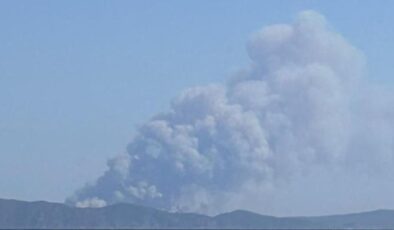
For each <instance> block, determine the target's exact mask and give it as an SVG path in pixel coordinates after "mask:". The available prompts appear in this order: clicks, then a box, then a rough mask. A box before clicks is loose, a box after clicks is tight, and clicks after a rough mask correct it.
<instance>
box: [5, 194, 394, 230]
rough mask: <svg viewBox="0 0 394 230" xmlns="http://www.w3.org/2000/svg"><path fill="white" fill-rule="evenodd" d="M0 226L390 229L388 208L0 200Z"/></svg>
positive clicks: (393, 214) (393, 216)
mask: <svg viewBox="0 0 394 230" xmlns="http://www.w3.org/2000/svg"><path fill="white" fill-rule="evenodd" d="M0 228H2V229H10V228H14V229H15V228H29V229H49V228H50V229H66V228H68V229H70V228H74V229H75V228H79V229H83V228H84V229H86V228H96V229H97V228H101V229H103V228H112V229H114V228H118V229H119V228H123V229H124V228H139V229H141V228H155V229H157V228H167V229H168V228H189V229H190V228H218V229H219V228H220V229H239V228H242V229H344V228H346V229H349V228H350V229H366V228H368V229H394V211H393V210H376V211H370V212H362V213H354V214H344V215H332V216H318V217H275V216H267V215H260V214H257V213H253V212H249V211H243V210H236V211H233V212H228V213H223V214H220V215H217V216H213V217H211V216H206V215H200V214H194V213H171V212H166V211H162V210H157V209H154V208H149V207H144V206H138V205H133V204H124V203H121V204H115V205H110V206H107V207H103V208H75V207H70V206H67V205H64V204H60V203H50V202H45V201H37V202H25V201H18V200H5V199H0Z"/></svg>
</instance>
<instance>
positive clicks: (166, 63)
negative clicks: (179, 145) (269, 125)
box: [0, 1, 394, 201]
mask: <svg viewBox="0 0 394 230" xmlns="http://www.w3.org/2000/svg"><path fill="white" fill-rule="evenodd" d="M393 7H394V2H393V1H379V2H377V1H1V2H0V28H1V29H0V105H1V106H0V157H1V158H0V159H1V160H0V175H1V177H0V188H1V189H0V197H5V198H17V199H25V200H40V199H45V200H51V201H63V200H64V198H65V197H66V196H68V195H70V194H71V193H72V192H73V191H74V190H75V189H77V188H79V187H80V186H81V185H83V184H84V183H85V182H88V181H93V180H94V179H95V178H96V177H97V175H99V174H101V173H102V172H103V171H104V170H105V164H106V160H107V159H108V158H109V157H111V156H113V155H115V154H118V153H123V152H124V151H125V146H126V145H127V143H128V142H129V140H130V138H131V136H132V134H133V131H134V129H135V127H136V126H137V125H138V124H141V123H142V122H143V121H146V120H147V119H149V117H150V116H152V115H153V114H155V113H157V112H159V111H163V110H165V109H166V108H168V105H169V102H170V101H171V98H173V97H174V96H175V95H177V93H178V92H179V91H180V90H182V89H184V88H186V87H189V86H194V85H204V84H208V83H212V82H224V81H225V79H227V78H229V77H231V75H232V74H233V73H234V72H235V71H236V70H238V69H240V68H242V67H244V66H246V65H247V64H248V63H249V59H248V57H247V53H246V50H245V42H246V41H247V40H248V38H249V36H250V34H251V33H252V32H254V31H256V30H258V29H259V28H261V27H262V26H264V25H269V24H273V23H278V22H288V21H291V19H292V18H293V17H294V16H295V15H296V14H297V12H299V11H301V10H305V9H314V10H316V11H318V12H320V13H322V14H323V15H325V16H326V17H327V19H328V21H329V22H330V23H331V25H332V27H334V28H335V30H337V31H339V32H340V33H341V34H342V35H343V36H344V37H346V38H347V39H348V40H349V41H350V43H352V44H353V45H355V46H356V47H358V48H359V49H361V50H362V51H363V52H364V53H365V55H366V57H367V60H368V68H369V72H370V73H373V74H370V75H369V78H370V79H371V80H372V81H376V82H379V83H381V84H392V82H393V80H392V78H391V75H392V74H393V72H394V65H392V64H391V61H392V60H393V59H394V52H393V50H394V44H393V43H392V40H393V38H394V29H393V28H394V27H393V26H392V21H393V20H394V18H393V17H394V16H392V9H393Z"/></svg>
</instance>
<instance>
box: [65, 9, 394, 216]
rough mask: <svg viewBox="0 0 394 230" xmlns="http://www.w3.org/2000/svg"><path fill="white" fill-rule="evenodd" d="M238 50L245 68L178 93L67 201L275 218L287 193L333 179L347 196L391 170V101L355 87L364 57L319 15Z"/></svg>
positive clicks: (362, 83) (269, 30) (308, 14)
mask: <svg viewBox="0 0 394 230" xmlns="http://www.w3.org/2000/svg"><path fill="white" fill-rule="evenodd" d="M247 51H248V54H249V57H250V59H251V64H250V66H249V67H248V68H246V69H244V70H243V71H241V72H240V73H239V74H237V76H235V77H234V78H233V79H231V80H229V81H228V82H227V84H225V85H221V84H212V85H207V86H199V87H194V88H189V89H186V90H185V91H183V92H181V93H180V94H179V96H178V97H176V98H175V99H174V100H173V102H172V104H171V109H170V110H169V111H167V112H164V113H161V114H157V115H156V116H154V117H153V118H152V119H151V120H149V121H148V122H146V123H145V124H143V125H142V126H140V127H139V128H138V130H137V131H136V135H135V137H134V138H133V139H132V140H131V142H130V144H129V145H128V147H127V154H124V155H119V156H117V157H115V158H113V159H111V160H109V161H108V170H107V171H106V172H105V173H104V175H102V176H101V177H99V178H98V179H97V181H96V182H95V183H94V184H91V185H86V186H85V187H84V188H82V189H80V190H79V191H77V192H76V193H75V194H74V195H73V196H72V197H70V198H68V200H67V202H68V203H70V204H74V205H77V206H79V207H101V206H104V205H106V204H113V203H116V202H130V203H136V204H143V205H148V206H153V207H157V208H161V209H167V210H172V211H194V212H202V213H218V212H222V211H226V210H231V209H239V208H244V209H251V210H257V211H265V212H270V210H271V211H272V210H273V211H274V212H275V210H276V209H275V207H282V208H283V207H284V205H285V203H284V202H287V203H288V204H292V202H293V203H294V202H295V201H292V200H291V199H289V200H286V197H289V196H290V195H289V194H287V193H286V191H290V193H291V192H292V191H294V195H293V196H297V194H299V193H300V192H299V191H303V190H302V189H301V190H300V187H299V186H305V187H303V188H304V189H305V192H306V193H307V191H308V190H309V191H312V192H313V191H315V192H316V193H319V192H321V191H318V190H316V188H315V186H320V185H322V189H323V188H324V189H328V187H329V185H327V184H329V183H333V184H335V183H334V182H333V181H335V179H334V177H336V176H338V175H339V176H338V177H340V178H342V179H338V180H339V181H340V182H338V184H341V185H342V186H346V185H345V184H348V186H352V183H351V182H349V183H346V181H347V180H348V181H353V180H352V178H353V177H354V178H357V176H356V175H362V174H363V173H365V174H368V175H370V174H379V170H384V169H380V168H384V167H385V166H384V165H386V164H387V165H389V164H390V163H385V162H391V163H392V162H393V154H392V152H393V148H394V144H393V142H392V140H393V137H394V131H393V130H394V129H393V128H394V116H393V115H394V110H393V109H390V106H389V105H390V104H391V102H392V100H391V99H390V98H393V97H392V96H391V95H389V93H387V95H384V94H385V93H382V92H386V91H384V90H382V89H377V87H375V86H371V85H370V84H369V83H368V82H367V81H366V79H365V76H364V73H365V59H364V57H363V54H362V53H361V52H360V51H359V50H357V49H356V48H355V47H353V46H352V45H350V44H349V43H348V42H347V41H346V40H345V39H344V38H343V37H342V36H341V35H339V34H338V33H336V32H335V31H333V30H332V29H331V28H330V26H329V25H328V24H327V22H326V20H325V18H324V17H323V16H321V15H320V14H318V13H316V12H313V11H305V12H301V13H300V14H299V15H298V16H297V17H296V19H295V20H294V22H293V23H292V24H278V25H273V26H268V27H265V28H263V29H262V30H260V31H258V32H257V33H255V34H253V36H252V37H251V39H250V41H249V42H248V43H247ZM360 172H362V173H360ZM352 175H354V176H352ZM324 178H325V179H324ZM343 178H347V179H343ZM330 181H331V182H330ZM364 182H365V181H361V180H360V181H359V183H358V182H354V183H357V185H360V187H362V186H361V185H362V184H363V183H364ZM357 185H355V186H357ZM341 188H342V190H344V189H343V188H344V187H341ZM341 188H339V190H341ZM347 189H350V187H347ZM339 190H338V191H339ZM345 190H346V189H345ZM345 190H344V191H345ZM297 191H298V193H297ZM346 191H347V190H346ZM346 191H345V192H346ZM334 193H335V192H334ZM322 194H323V195H321V196H325V195H327V193H324V192H322ZM343 194H344V193H343ZM313 196H317V197H318V196H319V195H316V194H315V195H311V197H313ZM337 196H338V197H339V199H341V196H340V195H338V194H337ZM355 196H356V197H357V195H355ZM301 197H302V195H301ZM360 197H362V196H361V195H360ZM318 198H319V197H318ZM318 198H316V199H318ZM320 198H321V197H320ZM342 198H343V199H342V201H343V200H345V199H346V197H345V196H344V197H342ZM311 199H312V198H311ZM360 199H361V198H360ZM347 205H348V207H342V208H343V210H347V209H346V208H349V207H350V206H351V208H357V207H358V208H365V207H367V206H365V205H364V206H363V205H362V204H360V205H359V206H357V204H354V203H349V204H347ZM282 210H283V209H282ZM310 210H312V209H310ZM277 211H278V212H280V211H281V210H280V209H278V210H277ZM322 211H324V210H322Z"/></svg>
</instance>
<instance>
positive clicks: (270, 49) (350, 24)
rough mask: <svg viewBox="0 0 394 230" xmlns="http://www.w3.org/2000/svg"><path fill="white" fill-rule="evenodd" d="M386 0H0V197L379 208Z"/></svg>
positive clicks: (385, 187)
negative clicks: (185, 0)
mask: <svg viewBox="0 0 394 230" xmlns="http://www.w3.org/2000/svg"><path fill="white" fill-rule="evenodd" d="M339 6H341V7H339ZM390 6H392V3H391V2H388V1H387V2H378V3H376V2H373V1H363V2H359V1H347V2H344V3H341V2H340V1H332V2H330V3H328V2H323V1H297V2H290V1H288V2H286V1H264V2H262V1H248V2H246V3H243V2H241V1H214V2H209V3H208V2H198V1H190V2H187V3H186V2H182V1H167V2H164V1H163V2H161V1H116V2H109V1H97V2H93V1H86V2H77V1H64V2H61V1H56V2H55V1H36V2H35V1H3V2H1V3H0V25H1V27H2V31H1V32H0V35H1V36H0V63H1V64H0V103H1V104H2V106H1V107H0V142H1V143H0V151H1V156H2V160H1V161H0V173H1V175H2V178H3V179H1V180H0V187H1V188H2V190H1V191H0V198H12V199H20V200H48V201H56V202H66V203H68V204H72V205H76V206H79V207H102V206H105V205H108V204H113V203H117V202H130V203H136V204H142V205H147V206H152V207H156V208H161V209H166V210H170V211H186V212H198V213H205V214H211V215H212V214H216V213H221V212H226V211H231V210H235V209H245V210H250V211H254V212H259V213H263V214H270V215H279V216H297V215H298V216H299V215H314V216H316V215H325V214H337V213H350V212H358V211H367V210H375V209H394V201H393V200H392V199H391V194H392V193H393V192H394V184H393V183H392V181H393V179H394V168H393V167H392V166H393V164H394V107H393V106H392V104H393V102H394V95H393V92H394V91H393V89H392V88H393V87H394V81H393V78H392V77H391V75H392V73H393V68H394V66H393V65H392V64H391V63H390V61H391V60H392V59H393V58H394V57H393V56H394V52H392V49H393V48H394V45H393V44H391V40H392V38H393V37H394V31H393V30H392V29H391V27H390V26H391V20H392V19H393V16H392V15H391V12H390V10H389V9H390V8H391V7H390Z"/></svg>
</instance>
